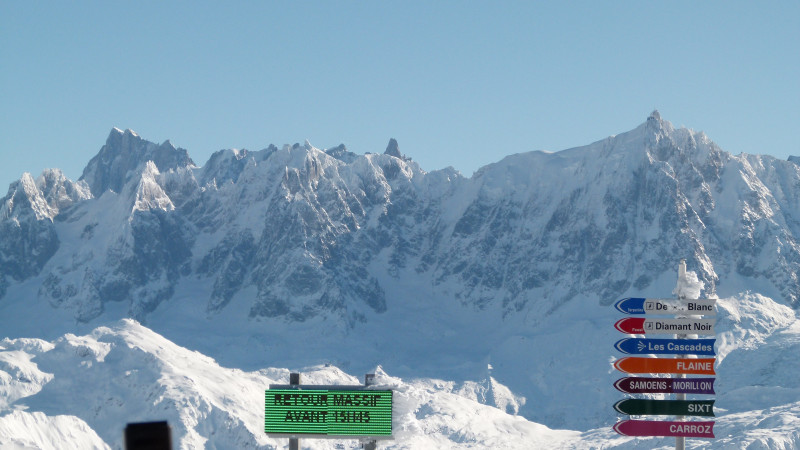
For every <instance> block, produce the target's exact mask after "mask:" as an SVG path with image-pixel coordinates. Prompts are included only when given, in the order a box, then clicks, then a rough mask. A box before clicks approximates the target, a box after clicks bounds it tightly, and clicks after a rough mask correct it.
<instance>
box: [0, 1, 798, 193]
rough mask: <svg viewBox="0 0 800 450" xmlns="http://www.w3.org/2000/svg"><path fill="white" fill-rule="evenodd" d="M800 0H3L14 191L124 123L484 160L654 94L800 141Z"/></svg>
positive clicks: (619, 114) (649, 106)
mask: <svg viewBox="0 0 800 450" xmlns="http://www.w3.org/2000/svg"><path fill="white" fill-rule="evenodd" d="M799 44H800V2H797V1H791V2H789V1H786V2H738V1H725V2H720V1H702V2H695V1H691V2H689V1H686V2H683V1H669V2H656V1H641V0H637V1H614V2H597V1H588V2H569V1H567V2H555V1H553V2H546V3H545V2H532V1H531V2H523V1H511V2H486V1H476V2H465V1H420V2H416V1H403V2H389V1H377V2H356V1H320V2H307V1H293V2H277V1H275V2H158V1H145V2H117V1H110V2H88V1H87V2H60V1H52V2H44V1H35V2H26V1H7V0H0V158H2V159H1V160H0V161H2V164H0V186H2V187H0V190H1V191H2V192H0V196H2V195H5V187H6V186H7V185H8V183H10V182H12V181H14V180H16V179H18V178H19V177H20V175H21V174H22V173H23V172H31V173H33V174H34V176H36V175H38V174H39V173H40V172H41V170H42V169H44V168H49V167H58V168H61V169H63V170H64V171H65V173H66V174H67V176H68V177H70V178H72V179H77V178H78V177H79V176H80V174H81V172H82V170H83V167H84V166H85V165H86V163H87V162H88V161H89V159H90V158H91V157H92V156H94V155H95V154H96V153H97V151H98V150H99V149H100V147H101V146H102V145H103V143H104V142H105V138H106V136H107V135H108V132H109V130H110V129H111V127H113V126H116V127H120V128H131V129H133V130H135V131H136V132H138V133H139V135H141V136H142V137H143V138H145V139H148V140H151V141H154V142H162V141H164V140H166V139H170V140H171V141H172V142H173V143H174V144H175V145H177V146H180V147H184V148H186V149H188V150H189V153H190V155H191V156H192V158H193V159H194V160H195V162H196V163H197V164H198V165H203V164H204V163H205V162H206V160H207V158H208V157H209V155H210V154H211V153H212V152H214V151H216V150H219V149H222V148H248V149H251V150H258V149H261V148H265V147H266V146H268V145H269V144H276V145H278V146H280V145H282V144H285V143H294V142H303V140H304V139H308V140H309V141H310V142H311V143H312V144H313V145H315V146H317V147H319V148H328V147H333V146H335V145H338V144H340V143H344V144H346V145H347V147H348V148H349V149H350V150H351V151H353V152H356V153H365V152H382V151H383V150H384V149H385V147H386V144H387V142H388V141H389V138H392V137H394V138H396V139H397V140H398V141H399V143H400V150H401V151H402V152H404V153H406V154H407V155H409V156H411V157H412V158H413V159H415V160H416V161H418V162H419V163H420V165H421V166H422V167H423V169H425V170H428V171H431V170H435V169H440V168H443V167H446V166H450V165H452V166H454V167H455V168H457V169H459V170H460V171H462V173H464V175H466V176H470V175H471V174H472V172H473V171H474V170H476V169H477V168H479V167H481V166H483V165H485V164H488V163H491V162H495V161H498V160H500V159H501V158H502V157H503V156H505V155H508V154H512V153H518V152H524V151H530V150H537V149H547V150H561V149H565V148H569V147H573V146H578V145H583V144H588V143H590V142H593V141H596V140H598V139H602V138H604V137H606V136H608V135H611V134H617V133H620V132H623V131H627V130H629V129H631V128H634V127H635V126H637V125H638V124H640V123H642V122H644V120H645V119H646V117H647V116H648V114H649V113H650V112H651V111H652V110H653V109H654V108H657V109H658V110H659V111H660V112H661V115H662V117H663V118H665V119H667V120H670V121H671V122H673V124H674V125H676V126H682V125H684V126H687V127H689V128H693V129H695V130H703V131H705V132H706V134H708V135H709V136H710V137H711V138H712V139H713V140H715V141H716V142H717V143H718V144H719V145H720V146H722V148H724V149H726V150H728V151H730V152H732V153H740V152H747V153H766V154H771V155H774V156H776V157H780V158H786V157H787V156H788V155H789V154H800V137H798V134H799V133H798V132H799V131H800V112H798V106H800V50H799V47H798V45H799Z"/></svg>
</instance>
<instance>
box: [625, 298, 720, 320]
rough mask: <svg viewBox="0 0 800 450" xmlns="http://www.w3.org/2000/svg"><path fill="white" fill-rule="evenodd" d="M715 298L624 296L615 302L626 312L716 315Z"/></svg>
mask: <svg viewBox="0 0 800 450" xmlns="http://www.w3.org/2000/svg"><path fill="white" fill-rule="evenodd" d="M716 303H717V301H716V300H715V299H713V298H712V299H697V300H686V299H672V298H640V297H632V298H623V299H622V300H619V301H617V303H615V304H614V307H615V308H617V310H618V311H620V312H623V313H625V314H648V315H652V314H673V315H674V314H691V315H698V316H701V315H702V316H715V315H717V311H716V309H715V308H714V305H716Z"/></svg>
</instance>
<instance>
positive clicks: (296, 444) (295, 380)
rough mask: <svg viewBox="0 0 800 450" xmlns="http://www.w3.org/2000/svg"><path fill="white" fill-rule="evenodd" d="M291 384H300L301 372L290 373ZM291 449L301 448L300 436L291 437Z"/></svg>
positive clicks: (297, 449)
mask: <svg viewBox="0 0 800 450" xmlns="http://www.w3.org/2000/svg"><path fill="white" fill-rule="evenodd" d="M289 384H290V385H292V386H297V385H299V384H300V374H299V373H290V374H289ZM289 450H300V439H298V438H289Z"/></svg>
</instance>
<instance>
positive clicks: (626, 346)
mask: <svg viewBox="0 0 800 450" xmlns="http://www.w3.org/2000/svg"><path fill="white" fill-rule="evenodd" d="M714 342H716V339H640V338H627V339H620V340H619V341H617V343H616V344H614V348H616V349H617V350H619V351H620V352H622V353H627V354H629V355H708V356H714V355H716V353H715V352H714Z"/></svg>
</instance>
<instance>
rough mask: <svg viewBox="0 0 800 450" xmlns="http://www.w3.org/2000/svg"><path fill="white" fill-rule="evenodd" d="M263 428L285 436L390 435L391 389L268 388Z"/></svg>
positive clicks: (267, 431) (270, 433)
mask: <svg viewBox="0 0 800 450" xmlns="http://www.w3.org/2000/svg"><path fill="white" fill-rule="evenodd" d="M265 403H266V407H265V420H264V431H266V433H267V434H269V435H285V436H286V437H291V436H296V435H303V436H304V437H306V436H314V437H338V438H341V437H347V436H358V437H363V436H369V437H391V435H392V391H378V390H366V389H363V388H362V389H338V388H336V387H330V388H328V389H317V388H314V389H272V387H271V386H270V389H268V390H267V391H265Z"/></svg>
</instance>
